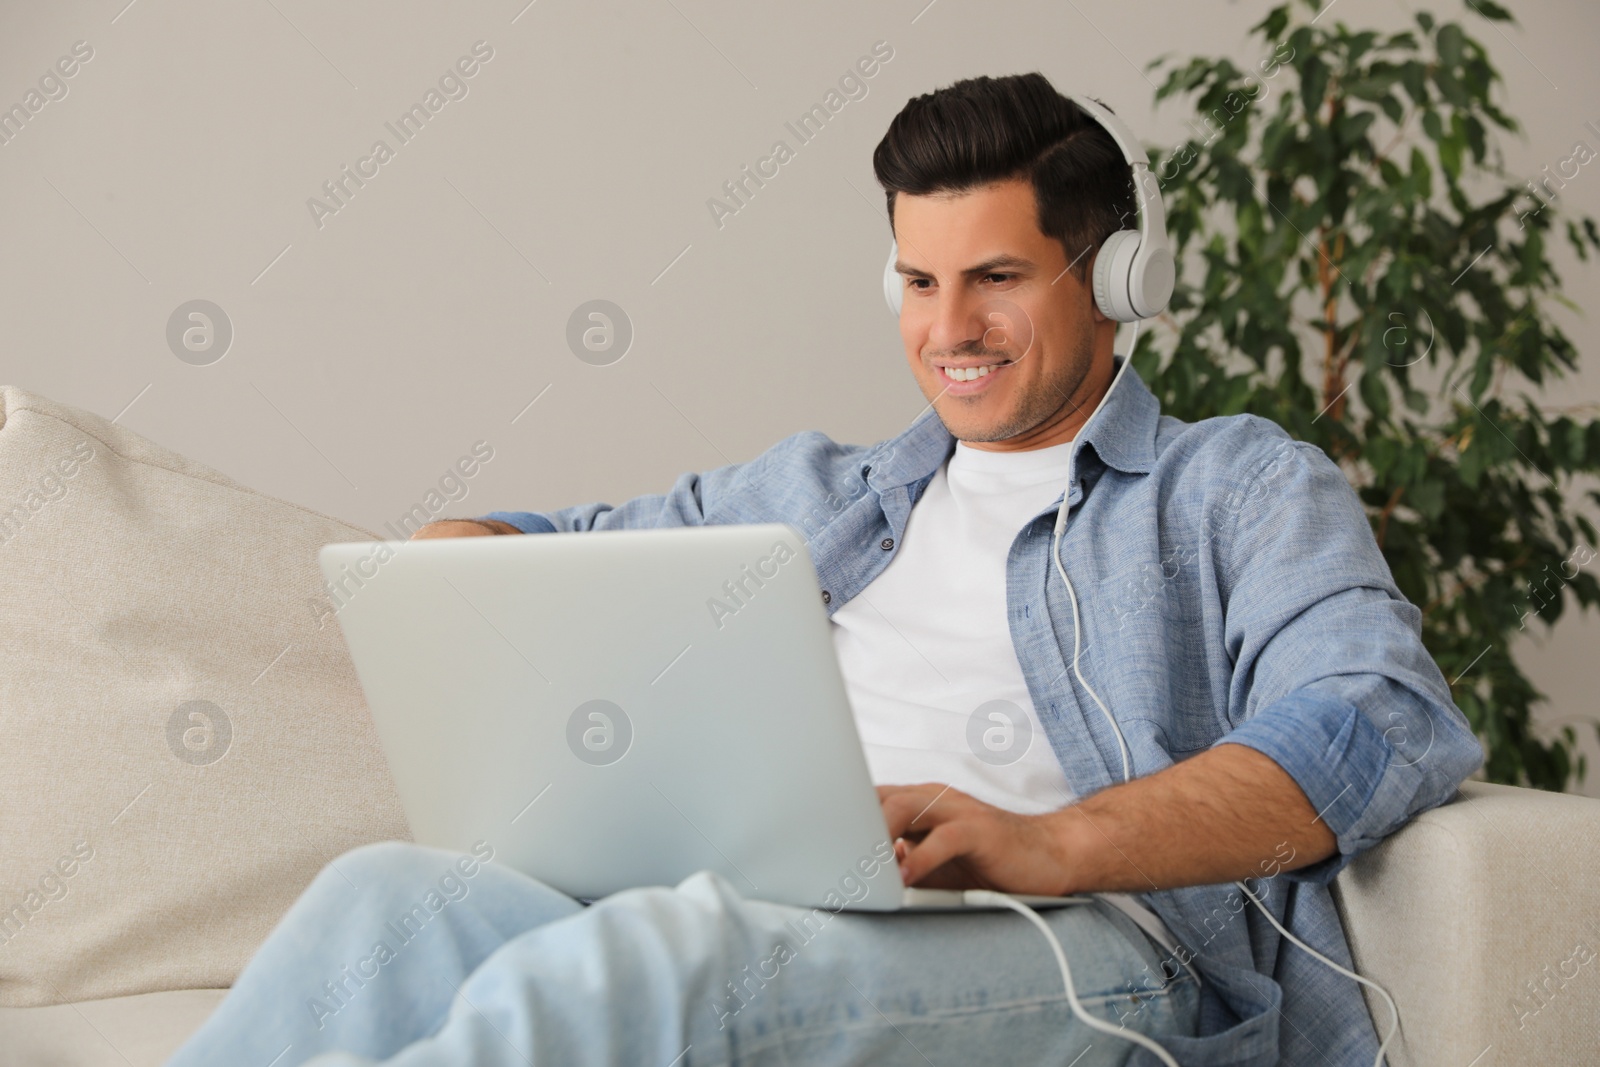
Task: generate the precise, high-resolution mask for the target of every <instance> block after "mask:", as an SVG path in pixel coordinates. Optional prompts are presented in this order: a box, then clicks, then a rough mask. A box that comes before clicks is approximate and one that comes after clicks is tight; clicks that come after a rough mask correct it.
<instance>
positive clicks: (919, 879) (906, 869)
mask: <svg viewBox="0 0 1600 1067" xmlns="http://www.w3.org/2000/svg"><path fill="white" fill-rule="evenodd" d="M878 799H879V801H880V802H882V804H883V816H884V819H885V820H886V821H887V822H888V824H889V837H890V839H891V840H893V841H894V851H895V856H896V857H897V858H898V859H899V861H900V880H901V881H903V882H904V883H905V884H906V885H921V886H925V887H927V888H932V889H998V890H1001V891H1002V892H1006V893H1037V894H1039V895H1041V896H1061V895H1064V894H1065V893H1066V892H1067V886H1068V884H1069V883H1070V878H1069V875H1068V871H1067V865H1068V863H1069V862H1070V857H1068V856H1067V855H1066V852H1065V842H1064V840H1063V838H1062V835H1061V834H1060V832H1059V830H1058V829H1057V828H1056V826H1055V825H1054V823H1055V821H1057V820H1058V818H1059V813H1058V812H1051V813H1050V814H1048V815H1018V814H1017V813H1016V812H1011V811H1006V810H1004V809H1002V808H997V807H994V806H993V805H990V804H985V803H984V802H983V801H981V800H978V799H976V798H974V797H971V796H968V795H967V794H966V793H962V792H960V791H959V790H956V789H953V788H951V787H950V786H947V785H939V784H937V783H929V784H924V785H880V786H879V787H878Z"/></svg>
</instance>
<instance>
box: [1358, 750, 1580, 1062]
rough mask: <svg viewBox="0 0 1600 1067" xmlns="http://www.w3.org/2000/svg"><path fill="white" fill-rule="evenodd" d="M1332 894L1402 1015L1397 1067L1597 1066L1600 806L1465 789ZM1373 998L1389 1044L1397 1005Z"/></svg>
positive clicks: (1361, 955) (1361, 961)
mask: <svg viewBox="0 0 1600 1067" xmlns="http://www.w3.org/2000/svg"><path fill="white" fill-rule="evenodd" d="M1333 894H1334V900H1335V902H1336V903H1337V905H1338V907H1339V912H1340V915H1341V917H1342V919H1343V921H1344V927H1345V933H1346V937H1347V938H1348V940H1349V942H1350V949H1351V952H1352V954H1353V956H1354V958H1355V963H1356V970H1357V971H1358V972H1359V973H1360V974H1361V975H1362V976H1364V977H1366V978H1369V979H1371V980H1372V981H1374V982H1377V983H1378V984H1379V985H1381V986H1383V987H1384V988H1385V989H1387V990H1388V991H1389V993H1390V995H1391V996H1393V997H1394V999H1395V1002H1396V1004H1398V1005H1399V1007H1400V1035H1399V1036H1397V1037H1396V1038H1395V1042H1394V1045H1393V1046H1391V1049H1390V1056H1389V1062H1390V1064H1391V1067H1468V1065H1469V1064H1470V1065H1471V1067H1495V1065H1503V1067H1509V1065H1512V1064H1530V1063H1548V1064H1555V1063H1573V1064H1576V1063H1591V1062H1594V1057H1595V1056H1596V1055H1597V1051H1596V1050H1597V1049H1600V800H1591V799H1587V798H1584V797H1577V796H1571V795H1568V794H1561V793H1548V792H1543V791H1540V790H1536V789H1518V788H1513V787H1510V786H1501V785H1490V784H1487V783H1482V782H1468V783H1466V784H1464V785H1463V786H1462V788H1461V793H1460V795H1458V796H1457V797H1456V798H1455V800H1453V801H1452V802H1450V803H1448V804H1444V805H1441V806H1440V807H1437V808H1434V809H1432V810H1430V811H1426V812H1423V813H1422V814H1421V815H1419V816H1417V817H1416V818H1415V819H1413V820H1412V821H1411V822H1410V823H1408V824H1407V825H1406V826H1405V828H1404V829H1402V830H1400V831H1399V832H1397V833H1395V834H1394V835H1392V836H1391V837H1390V838H1388V839H1387V840H1386V841H1384V842H1383V843H1382V844H1380V845H1377V846H1375V847H1374V848H1372V849H1371V850H1370V851H1368V852H1366V853H1364V854H1363V855H1362V856H1360V857H1359V858H1358V859H1356V860H1355V861H1354V862H1352V863H1351V864H1350V866H1349V867H1347V868H1346V869H1345V870H1344V871H1343V872H1342V873H1341V874H1340V875H1339V877H1338V878H1337V879H1336V880H1335V881H1334V885H1333ZM1363 991H1364V992H1365V993H1366V994H1367V1006H1368V1010H1369V1011H1371V1013H1372V1017H1373V1020H1374V1021H1375V1022H1376V1024H1377V1027H1378V1034H1379V1036H1382V1035H1383V1034H1384V1033H1386V1032H1387V1031H1388V1028H1389V1026H1390V1021H1391V1017H1390V1014H1389V1009H1388V1006H1387V1005H1386V1004H1384V1003H1383V1001H1382V1000H1381V999H1380V998H1379V997H1378V996H1377V995H1376V994H1374V993H1373V992H1372V991H1371V990H1365V989H1364V990H1363Z"/></svg>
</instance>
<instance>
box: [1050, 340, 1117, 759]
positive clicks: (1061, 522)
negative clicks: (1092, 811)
mask: <svg viewBox="0 0 1600 1067" xmlns="http://www.w3.org/2000/svg"><path fill="white" fill-rule="evenodd" d="M1138 343H1139V323H1138V320H1135V321H1134V324H1133V344H1130V345H1129V346H1128V355H1127V356H1125V357H1123V360H1122V366H1121V367H1120V368H1118V370H1117V373H1116V376H1115V377H1113V378H1112V379H1111V384H1110V385H1109V386H1107V387H1106V391H1105V394H1104V395H1102V396H1101V397H1100V402H1099V403H1098V404H1096V405H1095V406H1094V410H1093V411H1091V412H1089V417H1088V418H1087V419H1085V420H1084V423H1083V426H1082V427H1080V428H1079V430H1078V433H1077V435H1076V436H1075V437H1074V440H1075V441H1079V442H1081V441H1082V440H1083V435H1084V432H1085V431H1086V430H1088V428H1089V423H1091V422H1093V421H1094V417H1095V416H1096V415H1098V414H1100V409H1101V408H1102V407H1104V406H1105V403H1106V399H1107V398H1108V397H1110V396H1111V392H1112V390H1114V389H1115V388H1116V387H1117V382H1118V381H1120V380H1121V379H1122V376H1123V375H1124V374H1126V373H1127V371H1128V368H1129V367H1130V366H1132V364H1133V350H1134V346H1135V345H1137V344H1138ZM1077 454H1078V449H1077V448H1076V446H1075V447H1074V448H1073V449H1072V456H1073V459H1072V463H1073V464H1074V465H1076V463H1077ZM1071 494H1072V486H1071V484H1068V486H1067V487H1066V488H1065V489H1063V490H1062V491H1061V507H1059V508H1057V509H1056V530H1055V534H1054V537H1053V539H1052V540H1051V543H1050V559H1051V560H1052V561H1053V562H1054V563H1055V565H1056V573H1058V574H1060V575H1061V580H1062V581H1063V582H1065V583H1067V599H1068V600H1069V601H1070V602H1071V604H1072V673H1073V674H1076V675H1077V676H1078V684H1079V685H1081V686H1083V687H1084V688H1085V689H1087V690H1088V691H1089V695H1090V696H1092V697H1094V702H1095V703H1096V704H1098V705H1099V706H1100V714H1102V715H1104V716H1105V717H1106V722H1108V723H1110V724H1111V730H1112V732H1113V733H1115V734H1116V735H1117V746H1118V747H1119V748H1120V749H1121V750H1122V780H1123V781H1124V782H1128V781H1132V780H1133V762H1132V759H1131V757H1130V756H1129V755H1128V741H1127V738H1125V737H1123V736H1122V728H1121V727H1120V726H1118V725H1117V720H1116V719H1115V718H1114V717H1112V714H1111V711H1110V709H1109V708H1107V707H1106V705H1105V702H1104V701H1102V700H1101V699H1100V694H1099V693H1096V692H1095V691H1094V689H1093V688H1091V687H1090V685H1089V683H1088V682H1086V681H1084V680H1083V672H1082V671H1080V670H1078V656H1079V654H1080V653H1081V652H1082V650H1083V646H1082V642H1081V641H1080V639H1079V638H1080V635H1081V634H1082V632H1083V627H1082V626H1081V625H1079V622H1078V595H1077V593H1075V592H1073V589H1072V579H1071V578H1068V577H1067V569H1066V568H1065V567H1063V566H1062V565H1061V534H1062V532H1063V531H1064V530H1066V528H1067V507H1068V505H1067V497H1069V496H1070V495H1071Z"/></svg>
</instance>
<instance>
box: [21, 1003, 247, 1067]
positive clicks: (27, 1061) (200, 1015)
mask: <svg viewBox="0 0 1600 1067" xmlns="http://www.w3.org/2000/svg"><path fill="white" fill-rule="evenodd" d="M227 992H228V991H227V990H226V989H173V990H168V991H167V992H165V993H140V994H138V995H136V996H131V997H112V998H110V999H109V1000H87V1001H84V1002H83V1003H81V1004H52V1005H48V1006H46V1007H42V1008H0V1049H3V1050H5V1059H4V1063H5V1064H6V1067H161V1065H162V1064H164V1063H166V1062H167V1060H169V1059H171V1058H172V1054H173V1053H174V1052H176V1051H178V1047H179V1046H180V1045H182V1044H183V1043H184V1042H185V1041H187V1040H189V1037H190V1036H191V1035H192V1034H193V1033H194V1032H195V1031H196V1030H198V1029H200V1024H201V1023H203V1022H205V1021H206V1019H208V1018H209V1017H210V1016H211V1013H212V1012H213V1011H215V1010H216V1007H217V1005H218V1004H220V1003H222V998H223V997H224V996H226V995H227Z"/></svg>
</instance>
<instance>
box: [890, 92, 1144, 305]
mask: <svg viewBox="0 0 1600 1067" xmlns="http://www.w3.org/2000/svg"><path fill="white" fill-rule="evenodd" d="M1095 102H1096V103H1099V101H1098V100H1096V101H1095ZM1102 106H1104V105H1102ZM1108 110H1109V109H1108ZM872 170H873V173H874V174H876V175H877V178H878V184H880V185H882V186H883V188H884V190H885V195H886V196H887V198H888V202H889V226H890V229H891V230H892V229H893V228H894V201H895V194H897V193H910V194H911V195H913V196H925V195H927V194H930V193H962V192H966V191H968V190H970V189H974V188H976V187H978V186H981V185H988V184H989V183H991V182H997V181H1005V180H1007V179H1012V178H1026V179H1028V181H1029V182H1030V183H1031V184H1032V185H1033V197H1034V201H1035V203H1037V204H1038V212H1039V214H1038V220H1037V222H1038V226H1039V232H1041V233H1043V234H1045V235H1047V236H1050V237H1054V238H1055V239H1057V240H1058V241H1060V242H1061V247H1062V250H1063V251H1064V252H1065V254H1066V258H1067V262H1068V263H1071V264H1072V265H1073V266H1072V273H1073V274H1074V275H1076V276H1077V278H1078V280H1079V281H1083V280H1085V278H1086V276H1087V271H1088V268H1089V259H1090V256H1088V255H1081V253H1083V252H1084V250H1085V249H1086V248H1098V247H1099V246H1100V243H1101V242H1102V241H1104V240H1105V239H1106V238H1107V237H1109V236H1110V235H1111V234H1113V233H1115V232H1116V231H1118V230H1120V229H1123V228H1124V227H1126V228H1128V229H1132V228H1134V227H1135V226H1136V225H1137V223H1136V222H1135V219H1136V217H1137V216H1136V214H1135V210H1134V191H1133V169H1132V168H1131V167H1129V166H1128V161H1127V160H1126V159H1125V158H1124V157H1123V155H1122V149H1121V148H1119V147H1117V142H1116V140H1115V139H1113V138H1112V136H1111V134H1110V133H1109V132H1107V130H1106V128H1105V127H1104V126H1102V125H1100V123H1099V122H1098V121H1096V120H1095V119H1094V118H1093V117H1091V116H1090V115H1088V114H1087V113H1086V112H1084V110H1083V109H1082V108H1080V107H1079V106H1078V105H1077V104H1075V103H1073V102H1072V101H1071V100H1069V99H1067V98H1066V97H1065V96H1062V95H1061V94H1060V93H1059V92H1057V91H1056V90H1055V87H1054V86H1052V85H1051V84H1050V83H1049V81H1047V80H1046V79H1045V76H1044V75H1043V74H1040V73H1038V72H1034V73H1032V74H1012V75H1008V76H1006V77H1003V78H991V77H989V76H988V75H984V76H982V77H977V78H967V79H965V80H962V81H958V82H956V83H955V84H954V85H948V86H946V87H944V88H943V89H939V90H937V91H935V92H932V93H926V94H924V95H922V96H919V97H916V98H914V99H912V100H911V101H910V102H908V103H907V104H906V106H905V107H903V108H901V109H900V113H899V114H898V115H896V116H895V117H894V121H892V122H890V123H889V132H888V133H885V134H884V135H883V140H881V141H879V142H878V147H877V148H876V149H875V150H874V151H873V153H872Z"/></svg>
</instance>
